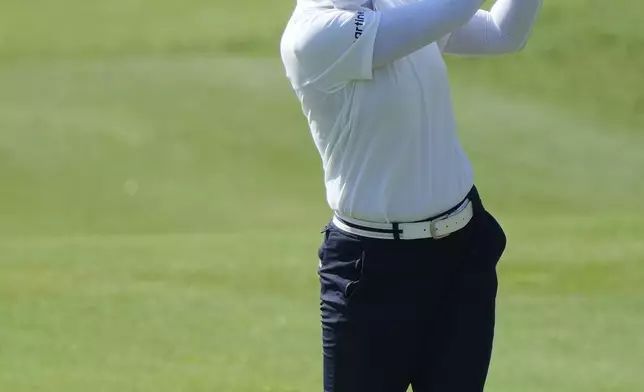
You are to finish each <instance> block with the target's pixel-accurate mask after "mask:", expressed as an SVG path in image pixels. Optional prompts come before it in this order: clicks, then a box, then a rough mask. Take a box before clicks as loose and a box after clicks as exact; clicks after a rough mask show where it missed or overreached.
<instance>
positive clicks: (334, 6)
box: [281, 0, 541, 392]
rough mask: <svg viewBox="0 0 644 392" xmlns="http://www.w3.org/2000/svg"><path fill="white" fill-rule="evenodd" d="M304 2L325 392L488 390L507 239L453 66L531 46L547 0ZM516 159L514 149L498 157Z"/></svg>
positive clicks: (292, 25) (305, 92)
mask: <svg viewBox="0 0 644 392" xmlns="http://www.w3.org/2000/svg"><path fill="white" fill-rule="evenodd" d="M483 3H484V0H418V1H416V0H374V1H373V2H368V3H364V0H298V3H297V7H296V9H295V11H294V13H293V15H292V17H291V20H290V22H289V23H288V26H287V27H286V30H285V32H284V35H283V38H282V43H281V53H282V59H283V62H284V66H285V68H286V73H287V76H288V78H289V80H290V82H291V84H292V86H293V88H294V90H295V92H296V95H297V97H298V98H299V100H300V101H301V104H302V108H303V111H304V114H305V116H306V118H307V119H308V123H309V126H310V129H311V132H312V135H313V139H314V142H315V145H316V146H317V148H318V150H319V153H320V155H321V158H322V164H323V168H324V180H325V184H326V190H327V200H328V203H329V206H330V207H331V209H332V210H333V211H334V217H333V219H332V221H331V222H330V223H329V224H328V225H327V226H326V227H325V229H324V240H323V243H322V245H321V247H320V249H319V258H320V267H319V276H320V282H321V316H322V341H323V354H324V362H323V363H324V390H325V391H326V392H406V391H407V388H408V386H409V385H411V386H412V387H413V390H414V391H415V392H480V391H483V388H484V384H485V380H486V378H487V373H488V368H489V364H490V357H491V352H492V343H493V335H494V319H495V301H496V295H497V284H498V282H497V274H496V266H497V263H498V261H499V259H500V257H501V254H502V253H503V251H504V249H505V242H506V239H505V234H504V232H503V230H502V229H501V227H500V225H499V224H498V223H497V221H496V220H495V219H494V218H493V217H492V215H491V214H490V213H489V212H488V211H486V209H485V208H484V206H483V204H482V202H481V199H480V198H479V194H478V192H477V190H476V188H475V187H474V178H473V171H472V167H471V165H470V162H469V160H468V157H467V156H466V154H465V153H464V151H463V149H462V147H461V144H460V142H459V139H458V137H457V133H456V128H455V123H454V114H453V111H452V103H451V98H450V87H449V82H448V75H447V70H446V67H445V63H444V62H443V55H444V54H459V55H491V54H502V53H510V52H516V51H518V50H520V49H522V48H523V47H524V45H525V43H526V40H527V39H528V36H529V35H530V31H531V29H532V25H533V23H534V20H535V18H536V15H537V13H538V10H539V9H540V6H541V0H497V2H496V3H495V4H494V6H493V7H492V8H491V10H490V11H489V12H488V11H484V10H480V8H481V7H482V6H483ZM499 153H501V152H499Z"/></svg>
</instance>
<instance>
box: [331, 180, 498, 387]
mask: <svg viewBox="0 0 644 392" xmlns="http://www.w3.org/2000/svg"><path fill="white" fill-rule="evenodd" d="M469 198H470V200H471V201H472V202H473V206H474V217H473V218H472V220H471V221H470V223H469V224H468V225H467V226H466V227H465V228H463V229H461V230H460V231H458V232H456V233H453V234H451V235H450V236H448V237H445V238H442V239H437V240H435V239H420V240H380V239H369V238H364V237H359V236H355V235H352V234H349V233H345V232H343V231H340V230H339V229H338V228H337V227H335V226H334V225H333V224H329V225H327V227H326V228H325V230H324V241H323V244H322V246H321V247H320V249H319V257H320V268H319V276H320V283H321V313H322V314H321V315H322V340H323V354H324V358H323V364H324V391H325V392H406V391H407V388H408V387H409V386H410V385H411V386H412V388H413V390H414V392H481V391H483V389H484V385H485V380H486V378H487V373H488V368H489V364H490V357H491V353H492V343H493V339H494V324H495V321H494V320H495V303H496V294H497V287H498V281H497V274H496V266H497V263H498V261H499V259H500V257H501V255H502V253H503V251H504V249H505V244H506V237H505V234H504V232H503V230H502V229H501V226H500V225H499V223H498V222H497V221H496V220H495V219H494V218H493V217H492V215H491V214H489V213H488V212H487V211H486V210H485V208H484V207H483V204H482V203H481V199H480V198H479V195H478V192H477V191H476V188H474V189H472V192H470V195H469Z"/></svg>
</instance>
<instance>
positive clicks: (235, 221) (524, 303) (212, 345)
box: [0, 0, 644, 392]
mask: <svg viewBox="0 0 644 392" xmlns="http://www.w3.org/2000/svg"><path fill="white" fill-rule="evenodd" d="M4 3H6V4H3V7H2V13H0V34H1V35H2V37H3V41H2V45H1V46H0V130H1V131H2V138H0V178H1V179H2V184H3V186H2V188H1V190H0V217H1V218H0V392H32V391H33V392H36V391H38V392H40V391H44V392H86V391H91V392H103V391H105V392H108V391H109V392H116V391H118V392H134V391H137V392H138V391H146V392H147V391H150V392H152V391H154V392H179V391H181V392H193V391H194V392H201V391H204V392H205V391H209V392H212V391H217V392H300V391H301V392H309V391H316V390H321V387H320V385H321V354H320V344H319V341H320V338H319V336H320V328H319V322H318V306H319V300H318V293H319V288H318V284H317V275H316V268H317V263H318V260H317V257H316V250H317V247H318V245H319V243H320V241H321V236H320V234H319V232H320V229H321V228H322V226H324V224H325V223H326V221H327V220H328V219H329V217H330V212H329V211H328V208H327V206H326V204H325V199H324V194H323V184H322V169H321V161H320V159H319V157H318V155H317V151H316V150H315V148H314V146H313V143H312V141H311V138H310V135H309V133H308V132H309V131H308V129H307V125H306V122H305V120H304V118H303V116H302V114H301V110H300V108H299V106H298V102H297V99H296V98H295V96H294V95H293V93H292V92H291V90H290V88H289V85H288V82H287V81H286V78H285V77H284V71H283V69H282V67H281V63H280V61H279V58H278V57H277V53H278V40H279V35H280V33H281V29H282V26H283V25H284V23H285V21H286V19H287V18H288V16H289V12H290V9H291V7H292V4H291V3H289V2H281V1H277V0H270V1H264V2H260V1H255V0H243V1H242V0H240V1H237V2H235V3H228V4H225V5H224V4H219V3H217V2H208V1H205V0H190V1H186V2H181V3H179V2H176V3H175V2H170V1H167V0H164V1H159V0H157V1H151V0H141V1H137V2H132V1H126V0H113V1H110V2H103V3H99V2H91V1H90V2H81V1H79V0H60V1H58V2H53V1H42V2H39V4H38V7H33V4H32V5H30V4H29V3H30V2H28V1H25V2H18V3H11V4H9V3H7V2H4ZM586 3H588V2H581V1H575V0H566V1H562V2H560V3H559V4H548V5H547V6H546V10H544V18H543V19H542V21H541V23H540V24H539V27H538V28H537V31H535V37H534V40H533V43H531V44H530V45H528V47H527V49H526V52H525V53H523V54H521V55H519V56H516V57H507V58H502V59H494V60H473V59H450V61H449V64H450V66H451V68H452V70H453V71H452V73H451V77H452V80H453V83H454V91H453V95H454V100H455V108H456V112H457V120H458V123H459V134H460V136H461V139H462V141H463V144H464V146H465V149H466V151H467V152H468V154H469V155H470V157H471V159H472V161H473V163H474V167H475V170H476V176H477V185H478V187H479V189H480V191H481V194H482V196H483V199H484V202H485V204H486V206H487V207H488V208H489V209H490V210H492V211H493V212H494V213H495V215H498V218H499V220H500V221H501V223H502V224H503V226H504V228H505V229H506V232H507V234H508V241H509V243H508V250H507V253H506V256H505V257H504V258H503V260H502V262H501V264H500V266H499V268H500V278H501V288H500V296H499V314H498V329H497V331H498V333H497V343H496V350H495V355H494V359H493V366H492V369H491V375H490V380H489V386H488V390H489V391H491V392H554V391H562V392H638V391H644V375H643V374H642V366H643V364H644V332H643V331H644V312H643V311H644V264H643V262H644V213H643V212H642V208H641V206H640V203H641V201H642V200H644V181H642V180H643V176H644V132H643V131H642V126H644V117H643V115H644V97H643V96H642V91H644V76H643V75H642V73H641V72H640V70H641V69H642V67H644V57H642V54H641V50H640V49H637V48H640V47H641V46H638V45H639V44H641V43H642V42H644V41H643V40H644V33H643V32H642V29H641V28H640V24H639V21H636V20H635V19H634V18H633V17H632V16H633V15H636V14H637V11H636V10H640V11H641V10H642V6H641V5H640V4H639V3H631V2H629V1H626V0H620V1H614V2H612V3H611V4H615V7H621V10H622V11H621V13H617V12H616V11H611V10H609V9H607V8H606V7H602V6H601V5H599V4H597V5H595V6H594V8H593V9H592V12H590V13H589V15H588V18H587V19H584V20H583V21H578V23H576V24H575V23H572V24H571V23H568V22H567V21H570V20H571V15H576V13H577V12H579V11H580V10H582V9H583V8H582V7H584V6H586V5H587V4H586ZM629 6H630V12H629V11H627V10H629ZM271 7H274V8H271ZM66 10H74V12H67V11H66ZM640 14H641V13H640ZM600 17H603V18H605V20H604V24H602V26H604V27H605V29H604V30H601V31H599V30H593V29H591V27H592V26H594V25H593V23H594V22H593V21H597V20H599V19H600ZM26 20H28V21H29V23H23V21H26ZM562 37H565V38H566V39H563V38H562ZM597 37H603V38H602V39H603V40H602V39H597ZM607 37H608V38H607ZM611 40H612V41H611ZM611 42H612V44H611ZM638 43H639V44H638ZM593 48H594V49H593ZM591 49H592V50H591ZM593 50H595V51H596V50H599V51H601V50H605V54H606V56H605V57H602V56H599V57H597V58H595V57H593V56H592V53H594V52H593ZM609 59H612V61H609ZM486 61H487V62H486ZM583 64H586V65H587V66H586V67H580V65H583Z"/></svg>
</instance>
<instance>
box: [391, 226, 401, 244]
mask: <svg viewBox="0 0 644 392" xmlns="http://www.w3.org/2000/svg"><path fill="white" fill-rule="evenodd" d="M392 225H393V226H394V240H400V232H401V231H400V225H399V224H398V223H393V224H392Z"/></svg>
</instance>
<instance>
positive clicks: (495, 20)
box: [442, 0, 542, 55]
mask: <svg viewBox="0 0 644 392" xmlns="http://www.w3.org/2000/svg"><path fill="white" fill-rule="evenodd" d="M541 5H542V0H498V1H497V2H496V3H495V4H494V6H492V9H491V10H490V11H489V12H488V11H485V10H479V11H478V12H477V13H476V14H475V15H474V16H473V17H472V19H470V21H469V22H468V23H466V24H465V25H464V26H462V27H461V28H460V29H457V30H455V31H453V32H452V33H451V34H450V35H449V38H448V39H447V40H446V42H445V43H444V45H443V48H442V49H443V52H445V53H451V54H457V55H491V54H502V53H511V52H516V51H519V50H521V49H522V48H523V47H524V46H525V44H526V42H527V41H528V37H529V36H530V33H531V32H532V26H533V25H534V22H535V20H536V17H537V14H538V12H539V10H540V9H541Z"/></svg>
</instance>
